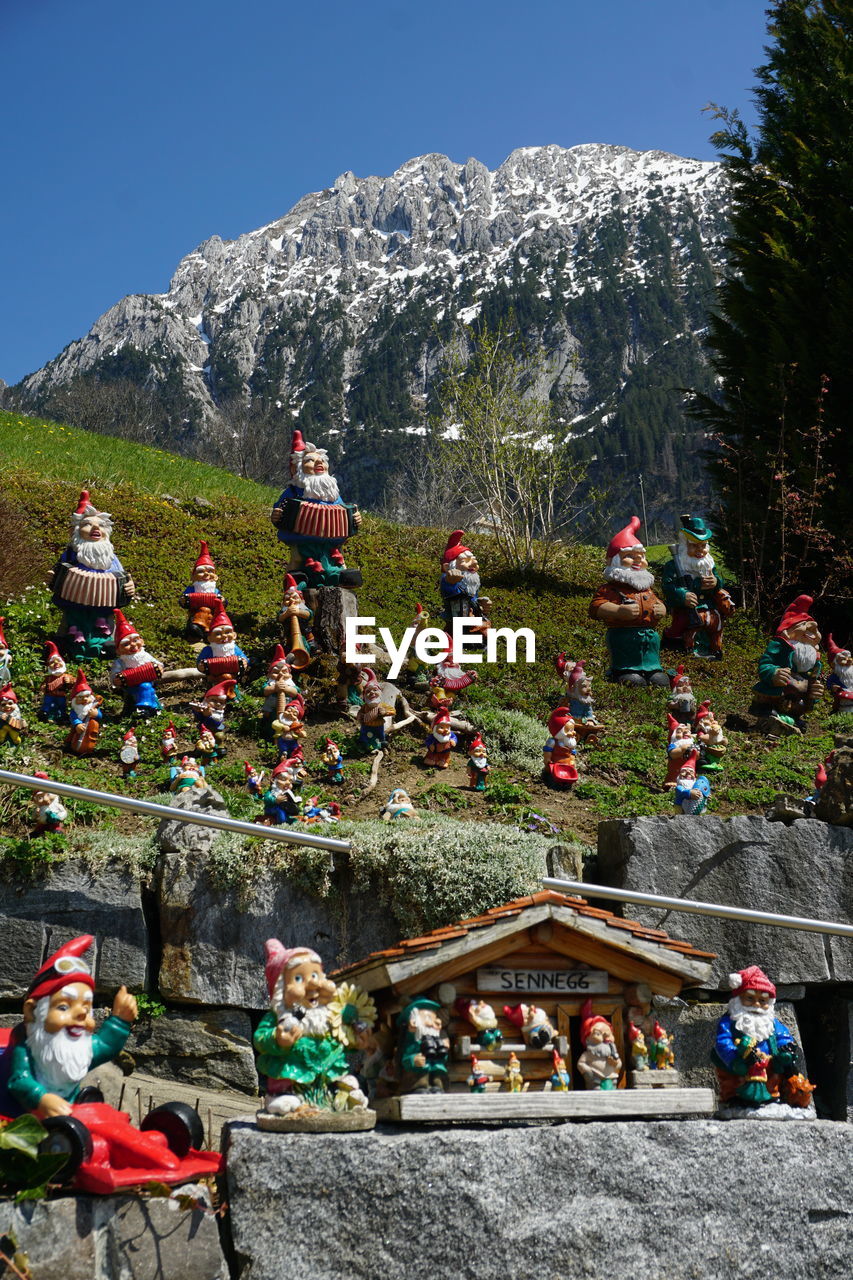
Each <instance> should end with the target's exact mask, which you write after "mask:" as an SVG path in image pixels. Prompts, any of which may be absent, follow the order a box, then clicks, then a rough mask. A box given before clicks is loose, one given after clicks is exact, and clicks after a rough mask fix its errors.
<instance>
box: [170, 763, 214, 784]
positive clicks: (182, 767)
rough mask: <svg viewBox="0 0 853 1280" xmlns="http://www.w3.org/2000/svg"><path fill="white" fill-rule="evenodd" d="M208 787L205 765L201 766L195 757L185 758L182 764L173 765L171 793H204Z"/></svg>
mask: <svg viewBox="0 0 853 1280" xmlns="http://www.w3.org/2000/svg"><path fill="white" fill-rule="evenodd" d="M206 786H207V782H206V781H205V777H204V765H202V764H199V763H198V761H197V760H196V759H195V757H194V756H183V757H182V758H181V763H180V764H173V765H172V769H171V782H170V785H169V790H170V791H174V792H176V793H178V792H181V791H190V790H194V791H204V789H205V787H206Z"/></svg>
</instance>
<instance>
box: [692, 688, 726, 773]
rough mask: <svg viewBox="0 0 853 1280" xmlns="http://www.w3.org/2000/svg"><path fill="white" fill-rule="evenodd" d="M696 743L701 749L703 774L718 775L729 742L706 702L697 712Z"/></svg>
mask: <svg viewBox="0 0 853 1280" xmlns="http://www.w3.org/2000/svg"><path fill="white" fill-rule="evenodd" d="M696 742H697V745H698V747H699V768H700V769H701V770H702V772H703V773H718V772H719V771H720V770H721V769H722V767H723V759H724V758H725V755H726V752H727V751H728V747H729V741H728V738H726V736H725V735H724V733H723V729H722V726H721V724H720V722H719V720H718V719H717V717H716V716H715V715H714V713H713V711H712V710H711V703H710V702H709V701H705V702H703V703H702V705H701V707H700V708H699V710H698V711H697V712H696Z"/></svg>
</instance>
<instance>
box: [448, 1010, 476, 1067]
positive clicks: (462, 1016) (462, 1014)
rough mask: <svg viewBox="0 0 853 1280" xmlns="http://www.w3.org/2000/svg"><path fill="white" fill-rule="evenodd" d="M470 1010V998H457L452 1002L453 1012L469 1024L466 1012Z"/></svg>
mask: <svg viewBox="0 0 853 1280" xmlns="http://www.w3.org/2000/svg"><path fill="white" fill-rule="evenodd" d="M470 1008H471V997H470V996H458V997H457V998H456V999H455V1000H454V1001H453V1010H454V1012H455V1013H458V1014H459V1017H460V1018H464V1019H465V1021H466V1022H470V1018H469V1017H468V1011H469V1009H470ZM471 1056H472V1057H473V1056H474V1055H473V1054H472V1055H471Z"/></svg>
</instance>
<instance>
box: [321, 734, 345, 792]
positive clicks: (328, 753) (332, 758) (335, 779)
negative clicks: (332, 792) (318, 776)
mask: <svg viewBox="0 0 853 1280" xmlns="http://www.w3.org/2000/svg"><path fill="white" fill-rule="evenodd" d="M320 760H321V762H322V764H323V767H324V769H325V770H326V781H327V782H328V783H330V784H331V785H332V786H340V784H341V783H342V782H343V780H344V757H343V753H342V751H341V749H340V747H339V746H338V744H337V743H336V742H333V741H332V739H331V738H327V739H326V746H325V748H324V750H323V754H322V755H321V756H320Z"/></svg>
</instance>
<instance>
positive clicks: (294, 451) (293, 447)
mask: <svg viewBox="0 0 853 1280" xmlns="http://www.w3.org/2000/svg"><path fill="white" fill-rule="evenodd" d="M304 452H305V440H304V439H303V436H302V432H301V431H300V430H299V428H298V427H297V428H296V430H295V431H294V432H293V435H292V436H291V437H290V456H291V457H293V456H294V455H296V456H297V458H298V456H299V454H300V453H304Z"/></svg>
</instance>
